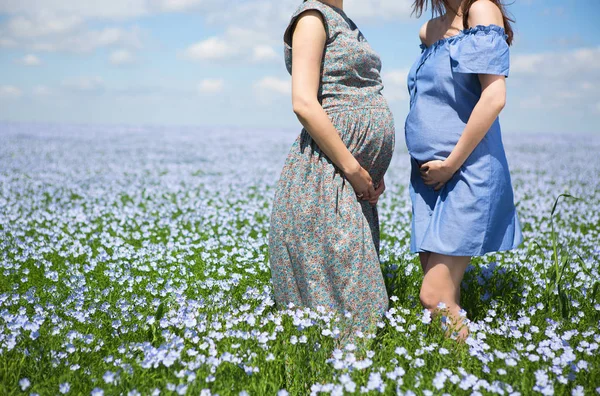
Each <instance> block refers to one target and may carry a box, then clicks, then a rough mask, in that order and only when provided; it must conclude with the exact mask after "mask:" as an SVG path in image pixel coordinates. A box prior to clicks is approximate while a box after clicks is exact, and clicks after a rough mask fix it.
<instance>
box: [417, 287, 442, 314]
mask: <svg viewBox="0 0 600 396" xmlns="http://www.w3.org/2000/svg"><path fill="white" fill-rule="evenodd" d="M419 299H420V300H421V305H423V307H424V308H426V309H430V310H433V309H435V308H437V305H438V303H439V302H440V301H441V300H440V295H439V293H438V292H437V291H436V289H435V288H433V287H431V286H429V285H427V284H425V283H424V284H423V285H422V286H421V292H420V293H419Z"/></svg>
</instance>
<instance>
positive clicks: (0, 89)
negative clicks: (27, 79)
mask: <svg viewBox="0 0 600 396" xmlns="http://www.w3.org/2000/svg"><path fill="white" fill-rule="evenodd" d="M21 95H23V91H21V89H20V88H18V87H15V86H14V85H0V98H17V97H19V96H21Z"/></svg>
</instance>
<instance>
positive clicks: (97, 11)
mask: <svg viewBox="0 0 600 396" xmlns="http://www.w3.org/2000/svg"><path fill="white" fill-rule="evenodd" d="M149 11H150V7H149V2H148V1H147V0H126V1H123V0H103V1H96V0H19V1H12V0H1V1H0V13H4V14H23V15H32V14H42V13H56V14H61V15H71V16H74V17H78V18H115V19H123V18H132V17H138V16H142V15H146V14H148V13H149Z"/></svg>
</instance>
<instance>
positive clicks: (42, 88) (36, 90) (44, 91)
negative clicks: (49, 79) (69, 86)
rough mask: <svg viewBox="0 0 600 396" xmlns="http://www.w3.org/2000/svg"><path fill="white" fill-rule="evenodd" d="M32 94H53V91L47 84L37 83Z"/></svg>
mask: <svg viewBox="0 0 600 396" xmlns="http://www.w3.org/2000/svg"><path fill="white" fill-rule="evenodd" d="M32 94H33V95H34V96H48V95H50V94H52V91H51V90H50V88H48V87H47V86H45V85H37V86H35V87H34V88H33V90H32Z"/></svg>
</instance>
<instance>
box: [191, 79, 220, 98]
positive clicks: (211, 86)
mask: <svg viewBox="0 0 600 396" xmlns="http://www.w3.org/2000/svg"><path fill="white" fill-rule="evenodd" d="M224 85H225V82H224V81H223V80H222V79H210V78H207V79H205V80H202V81H200V84H198V92H199V93H201V94H214V93H219V92H221V91H223V87H224Z"/></svg>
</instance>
